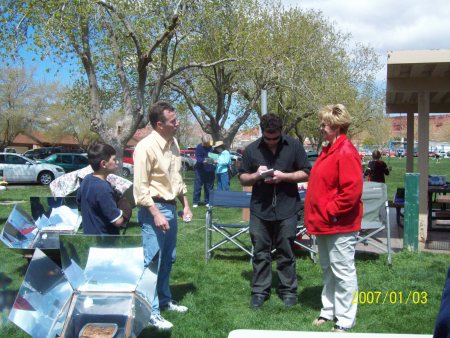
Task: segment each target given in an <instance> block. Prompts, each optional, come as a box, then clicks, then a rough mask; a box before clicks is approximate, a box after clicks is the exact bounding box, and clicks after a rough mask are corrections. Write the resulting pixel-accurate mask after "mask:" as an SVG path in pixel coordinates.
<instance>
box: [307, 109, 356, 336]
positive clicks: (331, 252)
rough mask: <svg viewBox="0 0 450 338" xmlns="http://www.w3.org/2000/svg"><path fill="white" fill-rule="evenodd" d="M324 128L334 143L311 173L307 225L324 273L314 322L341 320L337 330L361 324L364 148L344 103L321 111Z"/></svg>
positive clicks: (335, 327)
mask: <svg viewBox="0 0 450 338" xmlns="http://www.w3.org/2000/svg"><path fill="white" fill-rule="evenodd" d="M319 118H320V120H321V123H320V131H321V132H322V134H323V136H324V138H325V140H326V141H328V145H327V146H326V147H324V148H323V149H322V152H321V154H320V156H319V157H318V158H317V160H316V162H315V163H314V166H313V168H312V171H311V174H310V176H309V182H308V190H307V193H306V199H305V224H306V227H307V229H308V232H309V233H310V234H312V235H316V238H317V244H318V249H319V258H320V266H321V268H322V272H323V284H324V286H323V290H322V310H321V312H320V315H319V317H318V318H317V319H315V320H314V322H313V324H314V325H316V326H320V325H323V324H325V323H326V322H327V321H332V320H335V321H336V324H335V325H334V327H333V329H332V331H338V332H343V331H347V330H349V329H351V328H352V327H353V326H354V325H355V320H356V309H357V304H356V302H354V301H353V299H354V295H355V294H356V292H357V291H358V281H357V278H356V269H355V246H356V236H357V233H358V231H359V230H360V229H361V218H362V213H363V206H362V201H361V195H362V188H363V175H362V166H361V159H360V157H359V154H358V151H357V150H356V148H355V147H354V146H353V144H352V143H351V141H350V140H349V139H348V138H347V136H346V133H347V130H348V127H349V126H350V115H349V113H348V112H347V109H346V108H345V107H344V106H343V105H342V104H336V105H329V106H325V107H323V108H322V109H321V110H320V111H319Z"/></svg>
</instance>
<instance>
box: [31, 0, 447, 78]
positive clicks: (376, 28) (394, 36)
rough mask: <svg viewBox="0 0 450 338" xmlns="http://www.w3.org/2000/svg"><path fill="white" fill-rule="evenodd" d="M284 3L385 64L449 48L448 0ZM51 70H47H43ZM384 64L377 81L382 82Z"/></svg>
mask: <svg viewBox="0 0 450 338" xmlns="http://www.w3.org/2000/svg"><path fill="white" fill-rule="evenodd" d="M281 2H282V3H283V4H284V5H285V6H297V7H300V8H304V9H315V10H320V11H321V12H322V13H323V15H324V16H325V18H327V19H328V20H329V21H330V22H332V23H334V24H336V25H337V27H338V29H339V30H340V31H341V32H343V33H350V34H351V35H352V41H353V42H359V43H363V44H365V45H369V46H370V47H372V48H374V49H375V51H376V52H377V53H378V55H379V58H380V61H381V62H382V63H384V64H386V60H387V53H388V51H398V50H415V49H450V19H449V18H450V2H449V1H448V0H395V1H393V0H281ZM33 64H34V66H35V67H36V72H37V74H36V75H37V77H38V78H40V79H45V80H48V81H52V80H59V81H60V82H62V83H67V82H71V75H70V74H68V72H64V71H62V72H60V73H58V74H57V75H56V76H55V71H54V70H55V68H56V67H55V65H53V64H52V63H50V62H48V60H47V61H46V62H40V63H37V62H34V63H33ZM48 68H50V69H52V71H50V72H47V71H46V69H48ZM385 78H386V67H384V68H383V69H382V70H381V71H380V72H379V73H378V74H377V80H379V81H385Z"/></svg>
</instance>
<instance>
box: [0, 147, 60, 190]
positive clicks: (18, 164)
mask: <svg viewBox="0 0 450 338" xmlns="http://www.w3.org/2000/svg"><path fill="white" fill-rule="evenodd" d="M0 172H1V174H2V175H3V179H4V180H5V181H6V182H8V183H40V184H44V185H48V184H50V183H51V182H52V181H53V180H54V179H55V178H57V177H59V176H62V175H64V169H63V168H61V167H59V166H57V165H54V164H49V163H37V162H35V161H33V160H31V159H29V158H26V157H25V156H22V155H19V154H12V153H0Z"/></svg>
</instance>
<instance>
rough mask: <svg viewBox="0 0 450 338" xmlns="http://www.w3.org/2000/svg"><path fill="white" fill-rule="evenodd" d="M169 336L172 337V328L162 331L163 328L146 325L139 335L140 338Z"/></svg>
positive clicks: (164, 337)
mask: <svg viewBox="0 0 450 338" xmlns="http://www.w3.org/2000/svg"><path fill="white" fill-rule="evenodd" d="M150 337H152V338H168V337H172V331H170V330H166V331H162V330H158V329H157V328H155V327H151V326H149V327H146V328H145V329H144V330H143V331H142V332H141V334H140V335H139V336H138V338H150Z"/></svg>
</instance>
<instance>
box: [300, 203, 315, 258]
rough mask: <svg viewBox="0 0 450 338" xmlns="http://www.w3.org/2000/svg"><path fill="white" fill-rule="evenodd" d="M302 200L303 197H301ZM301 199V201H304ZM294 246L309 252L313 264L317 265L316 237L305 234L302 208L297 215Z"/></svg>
mask: <svg viewBox="0 0 450 338" xmlns="http://www.w3.org/2000/svg"><path fill="white" fill-rule="evenodd" d="M303 198H304V197H303ZM303 198H302V200H304V199H303ZM294 244H295V245H297V246H299V247H300V248H302V249H303V250H306V251H308V252H309V255H310V257H311V259H312V261H313V262H314V263H317V253H318V251H317V244H316V236H314V235H310V234H308V233H307V230H306V227H305V222H304V219H303V207H302V209H301V210H300V212H299V214H298V222H297V234H296V236H295V240H294Z"/></svg>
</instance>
